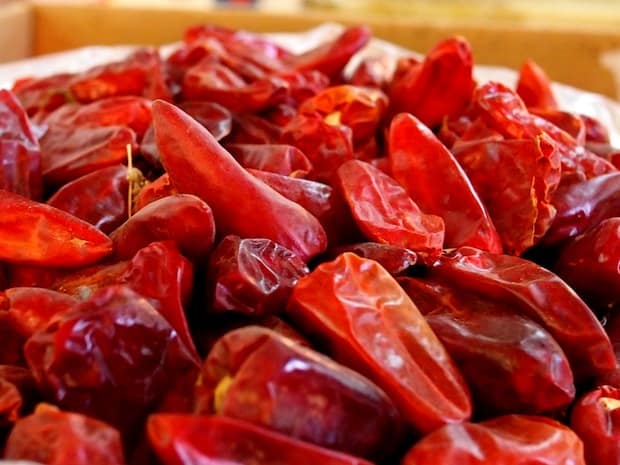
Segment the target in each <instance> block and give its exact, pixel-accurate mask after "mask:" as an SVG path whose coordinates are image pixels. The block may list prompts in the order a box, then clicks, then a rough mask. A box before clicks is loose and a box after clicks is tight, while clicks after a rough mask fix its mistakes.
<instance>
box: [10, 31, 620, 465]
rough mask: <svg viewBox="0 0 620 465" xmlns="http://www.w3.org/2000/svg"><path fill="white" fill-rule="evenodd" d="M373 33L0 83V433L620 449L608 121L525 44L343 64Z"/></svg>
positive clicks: (144, 445) (83, 442)
mask: <svg viewBox="0 0 620 465" xmlns="http://www.w3.org/2000/svg"><path fill="white" fill-rule="evenodd" d="M369 39H370V32H369V30H368V29H366V28H364V27H351V28H348V29H346V30H344V32H342V34H341V35H340V36H338V37H336V38H335V39H334V40H333V41H331V42H329V43H325V44H322V45H321V46H319V47H317V48H314V49H312V50H310V51H308V52H306V53H303V54H293V53H291V52H289V51H287V50H285V49H283V48H281V47H279V46H278V45H276V44H275V43H273V42H271V41H269V40H267V39H265V38H263V37H262V36H258V35H255V34H252V33H249V32H244V31H233V30H228V29H224V28H220V27H213V26H198V27H194V28H191V29H189V30H188V31H187V32H186V33H185V36H184V37H183V42H182V43H181V45H179V46H178V47H177V48H176V50H175V51H174V52H173V53H172V54H170V55H169V56H167V57H162V56H160V54H159V52H158V51H157V50H154V49H141V50H138V51H136V52H135V53H133V54H132V55H130V56H129V57H127V58H126V59H124V60H122V61H119V62H115V63H110V64H107V65H103V66H98V67H95V68H92V69H90V70H88V71H86V72H83V73H77V74H59V75H53V76H49V77H46V78H27V79H23V80H20V81H18V82H16V83H15V85H14V87H13V89H12V90H2V91H0V161H1V162H0V188H1V189H2V190H0V284H1V285H2V289H3V290H2V292H1V293H0V341H1V344H0V457H3V458H5V459H8V460H30V461H33V462H38V463H41V464H51V465H157V464H159V465H198V464H207V463H210V464H215V463H218V464H224V463H226V464H231V465H232V464H244V465H255V464H260V465H280V464H296V465H304V464H308V465H317V464H322V465H345V464H346V465H353V464H359V465H362V464H371V463H375V464H379V465H383V464H385V465H390V464H402V465H437V464H440V465H453V464H454V465H461V464H507V465H508V464H509V465H516V464H534V463H536V464H543V463H544V464H547V465H584V464H587V465H617V464H620V447H619V444H620V368H618V360H619V357H620V309H618V306H619V304H620V294H619V292H618V289H620V171H618V167H620V151H619V150H618V149H617V148H614V147H612V146H611V145H610V141H609V135H608V132H607V130H606V128H605V127H603V125H602V124H600V123H599V122H598V121H596V120H595V119H593V118H591V117H587V116H584V115H579V114H572V113H568V112H565V111H562V110H561V109H560V108H558V104H557V102H556V99H555V96H554V94H553V90H552V88H551V86H550V83H549V80H548V78H547V76H546V75H545V73H544V72H543V71H542V70H541V69H540V68H539V67H538V66H537V65H536V64H535V63H533V62H528V63H526V64H525V65H524V67H523V68H522V70H521V72H520V79H519V82H518V86H517V88H516V90H515V89H511V88H508V87H506V86H505V85H502V84H499V83H496V82H476V81H475V80H474V78H473V77H472V66H473V60H472V53H471V50H470V46H469V44H468V43H467V41H466V40H465V39H463V38H460V37H455V38H450V39H447V40H445V41H443V42H441V43H439V44H437V45H436V46H435V47H434V48H433V49H432V50H430V51H429V52H428V53H427V55H426V56H425V57H424V58H423V59H422V60H416V59H414V58H403V59H401V60H399V61H398V63H397V66H396V69H395V70H393V69H391V68H390V66H388V64H387V62H386V61H384V60H382V59H378V58H368V59H365V60H362V61H361V62H359V63H358V65H357V67H356V69H355V70H354V72H353V73H352V75H348V77H346V78H345V77H344V75H343V69H344V67H345V66H346V65H347V63H349V62H350V59H351V57H352V56H353V55H355V54H356V53H357V52H358V51H359V50H360V49H362V48H363V47H364V46H365V45H366V43H367V42H368V40H369ZM128 165H129V166H128Z"/></svg>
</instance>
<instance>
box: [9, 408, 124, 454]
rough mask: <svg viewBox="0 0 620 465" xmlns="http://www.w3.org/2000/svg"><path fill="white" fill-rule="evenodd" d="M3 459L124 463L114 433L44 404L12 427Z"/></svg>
mask: <svg viewBox="0 0 620 465" xmlns="http://www.w3.org/2000/svg"><path fill="white" fill-rule="evenodd" d="M5 458H7V459H9V460H11V459H12V460H32V461H33V462H38V463H42V464H46V465H66V464H69V463H71V464H73V465H123V464H124V463H125V460H124V458H123V447H122V444H121V438H120V435H119V434H118V431H116V430H115V429H114V428H112V427H111V426H109V425H107V424H105V423H104V422H102V421H98V420H95V419H93V418H89V417H87V416H84V415H80V414H79V413H70V412H63V411H60V410H58V409H57V408H55V407H52V406H51V405H47V404H40V405H39V406H38V407H37V409H36V410H35V412H34V413H33V414H32V415H29V416H27V417H25V418H22V419H20V420H19V421H18V422H17V423H16V424H15V427H14V428H13V430H12V431H11V434H10V435H9V438H8V439H7V443H6V451H5Z"/></svg>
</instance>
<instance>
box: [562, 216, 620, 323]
mask: <svg viewBox="0 0 620 465" xmlns="http://www.w3.org/2000/svg"><path fill="white" fill-rule="evenodd" d="M553 269H554V270H555V272H556V273H557V274H558V275H559V276H560V277H561V278H562V279H564V280H565V281H566V282H567V283H568V284H569V285H570V286H571V287H572V288H573V289H574V290H575V291H576V292H577V293H578V294H579V295H580V296H581V297H582V298H584V299H585V300H586V302H588V303H590V305H591V306H592V308H595V309H596V310H599V311H600V312H601V313H602V314H605V313H606V312H607V311H609V310H613V309H614V308H616V306H617V305H618V304H620V295H618V289H620V218H618V217H615V218H609V219H607V220H604V221H601V222H600V223H599V224H598V225H597V226H595V227H594V228H593V229H590V230H589V231H588V232H586V233H585V234H583V235H581V236H577V237H576V238H574V239H573V240H572V241H570V242H569V243H568V244H567V245H566V246H565V247H564V248H563V249H562V252H561V253H560V257H559V258H558V261H557V262H556V264H555V265H554V268H553Z"/></svg>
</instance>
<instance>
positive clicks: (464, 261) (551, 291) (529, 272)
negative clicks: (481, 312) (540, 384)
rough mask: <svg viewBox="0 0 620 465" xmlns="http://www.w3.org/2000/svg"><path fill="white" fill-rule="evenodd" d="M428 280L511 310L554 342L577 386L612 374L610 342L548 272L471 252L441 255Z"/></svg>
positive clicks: (567, 289) (581, 304) (524, 262)
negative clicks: (436, 281)
mask: <svg viewBox="0 0 620 465" xmlns="http://www.w3.org/2000/svg"><path fill="white" fill-rule="evenodd" d="M430 276H431V277H436V278H437V279H439V280H441V281H442V282H444V283H446V284H447V285H449V286H454V287H456V288H460V289H467V290H469V291H472V292H474V293H475V294H478V295H480V296H481V297H483V298H485V299H490V300H495V301H496V302H498V303H500V302H501V303H504V304H506V305H510V306H511V307H512V308H513V309H514V311H516V312H518V313H519V314H522V315H524V316H526V317H528V318H531V319H532V320H533V321H535V322H537V323H538V324H540V325H541V326H542V327H543V328H544V329H545V330H547V331H548V332H549V333H550V334H551V335H552V336H553V338H554V339H555V340H556V341H557V342H558V344H559V345H560V347H561V348H562V350H563V351H564V353H565V354H566V356H567V358H568V360H569V361H570V364H571V369H572V370H573V374H574V376H575V380H576V381H577V382H581V381H584V380H586V379H587V378H589V377H593V376H596V375H601V374H604V373H606V372H608V371H611V370H613V369H614V367H615V365H616V360H615V357H614V353H613V350H612V346H611V343H610V341H609V337H607V335H606V334H605V331H604V330H603V327H602V326H601V324H600V323H599V321H598V320H597V319H596V317H595V316H594V314H593V313H592V311H591V310H590V308H588V306H587V305H586V304H585V303H584V302H583V301H582V300H581V299H580V298H579V297H578V296H577V295H576V294H575V292H574V291H573V290H572V289H571V288H570V287H568V285H567V284H566V283H564V281H562V280H561V279H560V278H558V277H557V276H556V275H555V274H553V273H552V272H550V271H548V270H546V269H544V268H542V267H540V266H539V265H536V264H535V263H532V262H529V261H527V260H524V259H522V258H519V257H513V256H509V255H496V254H490V253H487V252H483V251H481V250H477V249H474V248H471V247H461V248H460V249H458V250H456V251H454V252H452V253H450V254H446V255H443V256H442V257H441V259H440V260H439V261H438V263H437V264H436V266H435V267H433V268H432V270H431V273H430Z"/></svg>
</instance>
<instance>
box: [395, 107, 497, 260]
mask: <svg viewBox="0 0 620 465" xmlns="http://www.w3.org/2000/svg"><path fill="white" fill-rule="evenodd" d="M388 145H389V151H388V153H389V155H388V158H389V161H390V172H391V173H392V176H393V177H394V179H395V180H396V181H398V182H399V183H400V185H402V186H403V187H404V188H405V190H406V191H407V193H408V194H409V196H410V197H411V198H412V199H413V200H414V201H415V202H416V204H418V205H419V206H420V208H421V209H422V210H423V211H424V212H426V213H432V214H433V215H437V216H439V217H441V218H442V219H443V220H444V223H445V227H446V230H445V246H446V247H460V246H461V245H471V246H472V247H478V248H480V249H483V250H488V251H489V252H494V253H501V251H502V246H501V243H500V237H499V235H498V234H497V231H496V230H495V226H494V225H493V222H492V221H491V218H490V217H489V213H487V211H486V209H485V207H484V205H483V204H482V202H481V201H480V198H479V197H478V194H477V193H476V191H475V190H474V188H473V187H472V184H471V182H470V181H469V179H468V178H467V175H466V174H465V172H464V171H463V168H461V167H460V165H459V163H458V162H457V161H456V159H455V158H454V156H453V155H452V154H451V153H450V152H449V151H448V149H446V147H445V146H444V145H443V144H442V143H441V142H440V141H439V140H438V139H437V138H436V137H435V136H434V134H433V133H432V132H431V131H430V130H429V129H428V128H427V127H426V126H424V125H423V124H422V123H421V122H420V121H419V120H417V119H416V118H415V117H414V116H413V115H409V114H400V115H397V116H395V117H394V119H393V120H392V122H391V124H390V129H389V135H388ZM438 189H442V190H444V191H447V195H444V194H440V193H439V192H438Z"/></svg>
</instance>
